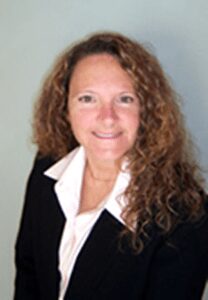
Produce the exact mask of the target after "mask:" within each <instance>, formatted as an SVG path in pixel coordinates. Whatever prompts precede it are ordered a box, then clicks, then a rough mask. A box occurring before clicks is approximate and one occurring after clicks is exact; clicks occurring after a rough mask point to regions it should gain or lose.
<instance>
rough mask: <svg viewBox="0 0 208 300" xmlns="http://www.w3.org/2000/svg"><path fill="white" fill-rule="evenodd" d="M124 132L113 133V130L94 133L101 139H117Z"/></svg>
mask: <svg viewBox="0 0 208 300" xmlns="http://www.w3.org/2000/svg"><path fill="white" fill-rule="evenodd" d="M121 134H122V132H116V133H111V132H106V133H105V132H93V135H94V136H95V137H97V138H99V139H101V140H115V139H117V138H118V137H120V136H121Z"/></svg>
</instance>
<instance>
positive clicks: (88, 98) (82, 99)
mask: <svg viewBox="0 0 208 300" xmlns="http://www.w3.org/2000/svg"><path fill="white" fill-rule="evenodd" d="M78 101H79V102H84V103H91V102H93V101H94V98H93V97H92V96H90V95H82V96H80V97H79V98H78Z"/></svg>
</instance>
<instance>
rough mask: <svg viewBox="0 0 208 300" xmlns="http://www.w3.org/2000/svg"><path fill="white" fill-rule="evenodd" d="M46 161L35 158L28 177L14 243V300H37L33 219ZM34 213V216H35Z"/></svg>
mask: <svg viewBox="0 0 208 300" xmlns="http://www.w3.org/2000/svg"><path fill="white" fill-rule="evenodd" d="M48 165H50V164H48V162H45V160H44V163H42V161H40V160H38V159H36V160H35V163H34V166H33V169H32V171H31V174H30V176H29V179H28V183H27V187H26V193H25V200H24V206H23V212H22V217H21V221H20V227H19V232H18V235H17V240H16V245H15V264H16V278H15V291H14V300H37V299H40V297H39V288H38V280H37V276H36V267H35V266H36V264H35V255H34V247H33V242H34V241H33V237H34V220H35V219H37V217H38V216H37V214H38V211H37V207H36V203H37V199H38V190H39V188H40V187H39V181H40V180H39V179H40V174H41V173H42V172H43V171H44V169H46V166H48ZM35 214H36V216H35Z"/></svg>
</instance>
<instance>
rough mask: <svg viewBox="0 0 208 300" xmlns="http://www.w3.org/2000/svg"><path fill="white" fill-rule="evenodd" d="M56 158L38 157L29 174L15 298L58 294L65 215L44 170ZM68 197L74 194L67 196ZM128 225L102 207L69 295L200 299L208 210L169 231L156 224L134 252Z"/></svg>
mask: <svg viewBox="0 0 208 300" xmlns="http://www.w3.org/2000/svg"><path fill="white" fill-rule="evenodd" d="M52 163H53V162H52V161H51V160H50V159H42V160H37V161H36V163H35V165H34V168H33V170H32V173H31V176H30V178H29V181H28V185H27V191H26V197H25V198H26V199H25V204H24V210H23V215H22V220H21V224H20V230H19V234H18V238H17V243H16V267H17V272H16V280H15V295H14V299H15V300H57V299H58V291H59V281H60V274H59V271H58V248H59V243H60V238H61V235H62V230H63V227H64V223H65V217H64V215H63V213H62V211H61V208H60V206H59V202H58V201H57V197H56V195H55V193H54V184H55V181H54V180H52V179H50V178H48V177H46V176H44V175H43V171H44V170H46V169H47V168H48V167H49V166H50V165H51V164H52ZM69 199H70V195H69ZM122 229H123V225H122V224H121V223H119V222H118V221H117V220H116V219H115V218H114V217H113V216H112V215H111V214H110V213H109V212H108V211H106V210H104V211H103V213H102V214H101V216H100V218H99V219H98V221H97V222H96V224H95V225H94V227H93V230H92V232H91V234H90V235H89V237H88V239H87V241H86V243H85V245H84V247H83V248H82V250H81V252H80V254H79V256H78V258H77V261H76V264H75V267H74V270H73V273H72V277H71V281H70V284H69V286H68V289H67V292H66V295H65V300H116V299H119V300H124V299H125V300H163V299H164V300H167V299H168V300H176V299H177V300H198V299H201V295H202V292H203V288H204V285H205V281H206V278H207V274H208V213H207V215H206V216H205V217H203V218H202V219H201V220H200V222H197V223H195V224H191V223H184V224H181V225H180V226H178V227H177V228H176V229H175V230H174V231H173V232H172V233H171V234H170V235H169V236H166V237H164V236H161V235H160V234H159V232H158V230H157V229H156V228H152V232H151V240H150V241H149V242H148V243H147V245H146V247H145V249H144V251H143V252H142V253H141V254H139V255H135V254H134V253H132V251H131V249H130V248H129V247H128V243H127V242H126V241H123V247H122V251H121V250H119V246H118V245H119V233H120V232H121V230H122Z"/></svg>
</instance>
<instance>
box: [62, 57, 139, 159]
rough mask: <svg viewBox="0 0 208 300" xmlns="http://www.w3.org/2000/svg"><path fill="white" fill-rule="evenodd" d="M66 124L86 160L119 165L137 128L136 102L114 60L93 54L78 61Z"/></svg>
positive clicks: (123, 74) (71, 85) (134, 137)
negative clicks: (117, 163)
mask: <svg viewBox="0 0 208 300" xmlns="http://www.w3.org/2000/svg"><path fill="white" fill-rule="evenodd" d="M68 111H69V121H70V123H71V126H72V130H73V133H74V136H75V137H76V139H77V141H78V142H79V143H80V144H81V145H83V146H84V148H85V151H86V155H87V158H88V159H91V160H102V161H106V162H107V161H109V162H110V161H111V162H119V163H120V162H121V160H122V158H123V157H124V156H125V154H126V152H127V151H128V150H129V149H130V148H131V147H132V146H133V144H134V142H135V139H136V134H137V129H138V127H139V100H138V98H137V96H136V94H135V91H134V88H133V83H132V80H131V78H130V76H129V75H128V73H127V72H125V71H124V70H123V69H122V68H121V66H120V65H119V63H118V62H117V61H116V59H115V58H113V57H112V56H110V55H108V54H96V55H91V56H88V57H86V58H84V59H82V60H81V61H79V62H78V63H77V65H76V67H75V70H74V72H73V74H72V78H71V81H70V84H69V95H68Z"/></svg>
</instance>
